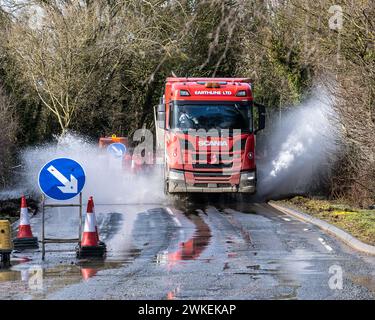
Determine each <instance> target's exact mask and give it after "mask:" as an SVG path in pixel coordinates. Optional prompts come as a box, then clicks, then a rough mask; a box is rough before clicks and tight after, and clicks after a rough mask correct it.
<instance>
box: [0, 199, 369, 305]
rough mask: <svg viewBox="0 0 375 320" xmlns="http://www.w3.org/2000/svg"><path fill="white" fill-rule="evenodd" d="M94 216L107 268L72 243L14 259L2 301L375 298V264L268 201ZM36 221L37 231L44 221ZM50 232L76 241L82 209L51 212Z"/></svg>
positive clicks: (115, 210) (117, 210)
mask: <svg viewBox="0 0 375 320" xmlns="http://www.w3.org/2000/svg"><path fill="white" fill-rule="evenodd" d="M221 202H222V203H221ZM95 209H96V213H97V219H98V224H99V230H100V237H101V239H102V240H104V241H105V242H106V244H107V248H108V254H107V257H106V259H105V260H104V261H103V260H87V259H86V260H78V259H76V258H75V252H74V246H75V245H72V244H59V245H53V244H49V245H47V254H46V261H45V262H42V261H41V253H40V250H39V251H38V250H36V251H35V250H34V251H33V250H30V251H24V252H15V253H13V256H12V267H11V268H8V269H0V299H374V297H375V257H369V256H365V255H362V254H359V253H358V252H355V251H354V250H352V249H350V248H349V247H347V246H346V245H344V244H343V243H341V242H340V241H339V240H337V239H335V238H333V237H331V236H329V235H327V234H325V233H324V232H322V231H321V230H319V229H318V228H316V227H314V226H312V225H310V224H307V223H304V222H301V221H298V220H296V219H294V218H292V217H289V216H286V215H285V214H283V213H281V212H278V211H276V210H275V209H273V208H271V207H270V206H268V205H267V204H257V203H253V204H251V203H244V202H242V203H241V202H238V201H227V200H225V201H220V199H219V197H218V198H217V199H216V200H215V199H210V200H209V201H206V200H201V199H200V200H199V201H197V200H194V201H190V200H186V201H175V202H172V203H171V204H169V205H161V204H159V205H100V204H96V207H95ZM32 224H33V230H34V233H36V234H38V233H39V234H40V217H39V216H36V217H34V218H33V219H32ZM46 230H47V236H54V237H58V236H59V237H67V238H71V237H74V236H76V233H77V231H78V215H77V212H73V211H72V209H67V208H62V209H50V211H48V212H47V222H46ZM341 275H342V289H341V287H340V284H341V282H340V276H341Z"/></svg>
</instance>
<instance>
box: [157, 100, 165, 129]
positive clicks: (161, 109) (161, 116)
mask: <svg viewBox="0 0 375 320" xmlns="http://www.w3.org/2000/svg"><path fill="white" fill-rule="evenodd" d="M157 108H158V112H157V122H158V127H159V128H160V129H165V104H159V105H158V106H157Z"/></svg>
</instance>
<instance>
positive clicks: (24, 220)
mask: <svg viewBox="0 0 375 320" xmlns="http://www.w3.org/2000/svg"><path fill="white" fill-rule="evenodd" d="M32 237H33V233H32V231H31V226H30V218H29V210H28V209H27V204H26V198H25V196H22V199H21V217H20V224H19V227H18V233H17V238H18V239H20V238H32Z"/></svg>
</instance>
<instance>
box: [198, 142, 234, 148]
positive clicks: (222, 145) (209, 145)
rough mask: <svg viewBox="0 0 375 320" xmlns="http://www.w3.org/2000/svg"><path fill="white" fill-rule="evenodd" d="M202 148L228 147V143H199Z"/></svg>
mask: <svg viewBox="0 0 375 320" xmlns="http://www.w3.org/2000/svg"><path fill="white" fill-rule="evenodd" d="M198 144H199V146H200V147H226V146H228V143H227V142H226V141H199V142H198Z"/></svg>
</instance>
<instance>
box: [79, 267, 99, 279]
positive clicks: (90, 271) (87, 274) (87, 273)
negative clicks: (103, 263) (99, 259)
mask: <svg viewBox="0 0 375 320" xmlns="http://www.w3.org/2000/svg"><path fill="white" fill-rule="evenodd" d="M97 273H98V270H96V269H94V268H82V269H81V274H82V278H83V280H88V279H90V278H92V277H93V276H95V275H96V274H97Z"/></svg>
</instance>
